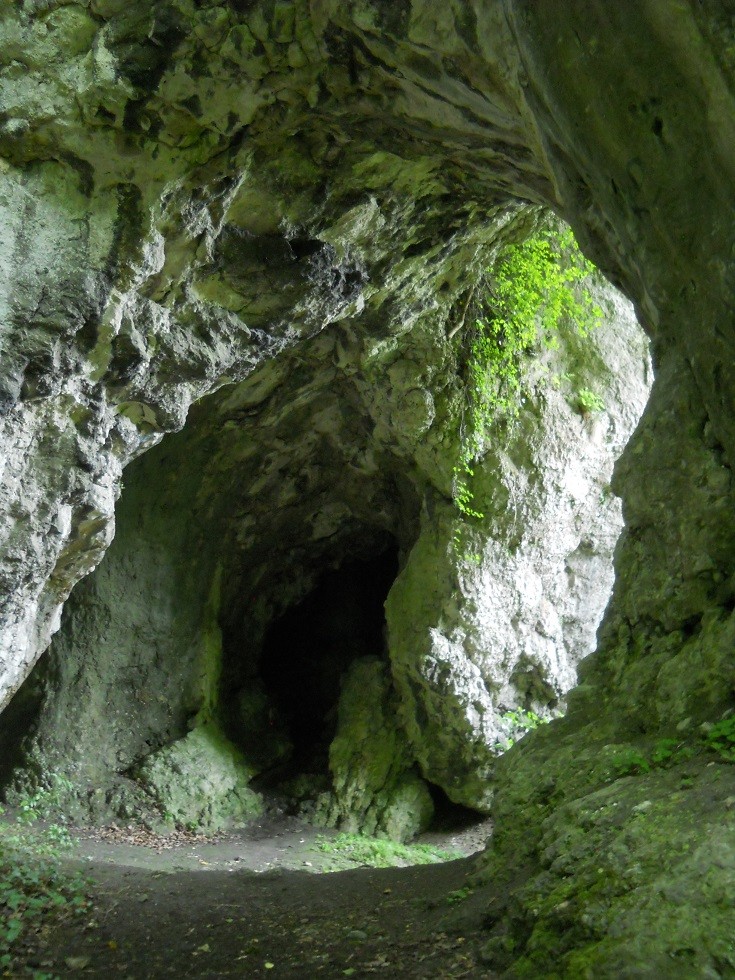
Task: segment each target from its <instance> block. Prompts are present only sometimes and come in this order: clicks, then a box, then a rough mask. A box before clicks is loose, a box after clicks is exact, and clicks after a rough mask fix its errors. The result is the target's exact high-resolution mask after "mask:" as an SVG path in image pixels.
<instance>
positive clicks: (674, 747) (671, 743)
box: [612, 738, 695, 776]
mask: <svg viewBox="0 0 735 980" xmlns="http://www.w3.org/2000/svg"><path fill="white" fill-rule="evenodd" d="M694 752H695V749H694V747H693V746H691V745H687V744H686V743H685V742H682V741H681V740H679V739H676V738H662V739H659V740H658V742H656V744H655V745H654V747H653V750H652V752H651V754H650V756H646V755H644V754H643V753H642V752H640V751H639V750H638V749H632V748H631V749H625V750H624V751H623V752H620V753H619V754H618V755H616V756H615V757H614V759H613V760H612V764H613V768H614V769H615V774H616V775H617V776H634V775H638V774H640V773H645V772H650V771H651V770H652V769H661V768H665V767H666V766H668V765H675V764H676V763H677V762H684V761H685V760H686V759H690V758H691V757H692V756H693V755H694Z"/></svg>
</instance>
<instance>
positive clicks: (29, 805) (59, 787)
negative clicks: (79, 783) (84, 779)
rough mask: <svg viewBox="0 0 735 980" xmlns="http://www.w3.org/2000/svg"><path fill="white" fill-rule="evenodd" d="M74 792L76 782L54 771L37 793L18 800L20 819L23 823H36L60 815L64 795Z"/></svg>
mask: <svg viewBox="0 0 735 980" xmlns="http://www.w3.org/2000/svg"><path fill="white" fill-rule="evenodd" d="M73 792H74V784H73V783H72V782H71V781H70V780H69V779H67V778H66V777H65V776H60V775H58V774H57V773H52V774H51V775H50V776H48V777H47V778H46V782H45V784H44V785H41V786H39V787H38V789H37V790H36V791H35V793H32V794H29V795H26V796H23V797H21V799H20V800H19V801H18V810H19V814H18V820H19V821H20V822H21V823H35V821H36V820H49V819H51V818H52V817H54V816H58V811H59V810H60V807H61V803H62V801H63V799H64V797H66V796H69V795H70V794H72V793H73Z"/></svg>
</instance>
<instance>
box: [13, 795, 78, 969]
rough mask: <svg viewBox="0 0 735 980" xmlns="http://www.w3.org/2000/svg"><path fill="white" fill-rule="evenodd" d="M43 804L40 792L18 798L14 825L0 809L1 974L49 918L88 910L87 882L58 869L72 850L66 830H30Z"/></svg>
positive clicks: (54, 827) (56, 826)
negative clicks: (26, 938)
mask: <svg viewBox="0 0 735 980" xmlns="http://www.w3.org/2000/svg"><path fill="white" fill-rule="evenodd" d="M47 803H48V796H47V793H46V792H45V791H43V792H41V793H34V794H33V796H29V797H26V798H23V799H22V800H21V801H20V806H19V812H18V815H17V816H16V818H15V819H14V820H10V819H8V818H7V816H6V815H5V814H4V812H3V811H2V809H1V808H0V968H2V969H3V970H4V971H6V975H10V971H11V970H13V964H14V961H15V959H16V948H17V945H18V942H19V941H21V940H22V938H23V936H24V934H26V933H31V932H33V931H34V930H35V929H36V928H37V927H38V925H40V923H41V922H47V921H48V920H49V918H53V917H60V916H66V915H69V914H74V913H81V912H83V911H84V910H85V909H86V908H87V906H88V902H87V898H86V895H85V891H86V887H87V886H86V882H85V881H84V880H83V879H82V878H81V876H79V875H75V874H68V873H66V872H65V871H64V870H63V869H62V868H60V867H59V857H60V856H61V854H62V852H64V851H66V850H68V849H69V848H71V847H72V841H71V838H70V836H69V832H68V830H67V828H66V827H63V826H61V825H59V824H51V825H50V826H48V827H45V828H38V827H36V826H31V825H32V824H35V823H36V821H38V820H39V819H40V818H41V817H42V815H43V814H44V813H45V812H46V810H45V807H46V804H47ZM13 975H15V973H13Z"/></svg>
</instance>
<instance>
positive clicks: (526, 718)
mask: <svg viewBox="0 0 735 980" xmlns="http://www.w3.org/2000/svg"><path fill="white" fill-rule="evenodd" d="M500 717H501V718H502V720H503V721H504V722H506V723H507V724H508V725H509V726H510V732H509V736H508V739H507V743H506V749H510V748H512V747H513V746H514V745H515V743H516V742H517V741H518V740H519V739H521V738H523V736H524V735H525V734H526V733H527V732H530V731H533V729H534V728H538V727H539V725H546V724H548V722H549V719H548V718H542V717H541V715H537V714H536V712H535V711H527V710H526V709H525V708H512V709H511V710H510V711H506V712H505V713H504V714H502V715H501V716H500Z"/></svg>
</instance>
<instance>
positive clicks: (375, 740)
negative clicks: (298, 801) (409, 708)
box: [320, 660, 434, 841]
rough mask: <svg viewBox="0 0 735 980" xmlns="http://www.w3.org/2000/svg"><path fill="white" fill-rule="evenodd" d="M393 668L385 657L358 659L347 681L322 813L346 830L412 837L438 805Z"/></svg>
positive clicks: (396, 838) (332, 749)
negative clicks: (405, 720) (413, 743)
mask: <svg viewBox="0 0 735 980" xmlns="http://www.w3.org/2000/svg"><path fill="white" fill-rule="evenodd" d="M397 709H398V698H397V696H396V692H395V689H394V687H393V684H392V683H391V678H390V673H389V671H388V667H387V665H386V664H385V663H382V662H381V661H380V660H357V661H355V663H354V665H353V666H352V667H351V668H350V670H349V672H348V673H347V675H346V676H345V678H344V681H343V684H342V693H341V695H340V699H339V714H338V719H337V733H336V735H335V737H334V739H333V740H332V744H331V745H330V747H329V768H330V770H331V773H332V782H333V793H332V794H329V795H327V796H325V797H324V798H323V800H321V801H320V809H321V811H322V812H321V814H320V816H321V818H322V819H324V820H325V821H326V822H327V823H328V824H330V825H332V826H336V827H339V828H340V829H341V830H345V831H352V832H354V831H358V832H360V833H364V834H376V835H385V836H387V837H390V838H392V839H393V840H401V841H403V840H410V839H411V838H413V837H415V836H416V835H417V834H418V833H419V832H420V831H422V830H425V829H426V827H427V826H428V822H429V820H430V818H431V815H432V813H433V810H434V805H433V803H432V800H431V796H430V794H429V791H428V789H427V787H426V783H425V782H424V780H423V779H422V778H421V777H420V776H419V775H418V773H416V772H415V769H414V766H415V763H414V760H413V757H412V753H411V748H410V746H409V744H408V743H407V741H406V737H405V734H404V731H403V726H402V725H401V722H400V720H399V716H398V710H397Z"/></svg>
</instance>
